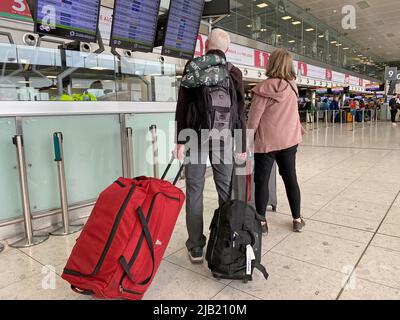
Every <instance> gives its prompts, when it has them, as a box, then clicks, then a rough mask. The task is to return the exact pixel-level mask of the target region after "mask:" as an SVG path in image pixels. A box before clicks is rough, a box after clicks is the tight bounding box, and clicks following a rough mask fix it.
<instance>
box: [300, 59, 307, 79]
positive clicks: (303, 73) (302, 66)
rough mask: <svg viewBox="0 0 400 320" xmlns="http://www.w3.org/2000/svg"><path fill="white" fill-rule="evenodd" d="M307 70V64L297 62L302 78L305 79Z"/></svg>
mask: <svg viewBox="0 0 400 320" xmlns="http://www.w3.org/2000/svg"><path fill="white" fill-rule="evenodd" d="M307 70H308V67H307V63H304V62H300V61H299V74H300V75H301V76H303V77H307V74H308V71H307Z"/></svg>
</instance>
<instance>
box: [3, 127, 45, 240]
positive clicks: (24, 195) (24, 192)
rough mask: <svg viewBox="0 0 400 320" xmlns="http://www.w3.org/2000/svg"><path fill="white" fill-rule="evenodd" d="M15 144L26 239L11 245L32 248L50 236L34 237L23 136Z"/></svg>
mask: <svg viewBox="0 0 400 320" xmlns="http://www.w3.org/2000/svg"><path fill="white" fill-rule="evenodd" d="M13 143H14V145H15V146H16V147H17V160H18V172H19V182H20V187H21V200H22V212H23V215H24V226H25V237H24V238H22V239H21V240H18V241H17V242H15V243H13V244H11V245H10V247H13V248H26V247H32V246H34V245H37V244H39V243H42V242H44V241H46V240H47V239H48V238H49V235H40V236H39V235H34V234H33V228H32V215H31V208H30V202H29V191H28V179H27V175H26V169H25V168H26V166H25V153H24V143H23V138H22V135H16V136H15V137H14V138H13Z"/></svg>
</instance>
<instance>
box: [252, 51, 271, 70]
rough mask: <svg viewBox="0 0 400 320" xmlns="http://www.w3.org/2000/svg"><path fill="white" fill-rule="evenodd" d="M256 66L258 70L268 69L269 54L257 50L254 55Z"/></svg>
mask: <svg viewBox="0 0 400 320" xmlns="http://www.w3.org/2000/svg"><path fill="white" fill-rule="evenodd" d="M254 60H255V61H254V66H255V67H257V68H267V66H268V60H269V53H268V52H265V51H259V50H255V54H254Z"/></svg>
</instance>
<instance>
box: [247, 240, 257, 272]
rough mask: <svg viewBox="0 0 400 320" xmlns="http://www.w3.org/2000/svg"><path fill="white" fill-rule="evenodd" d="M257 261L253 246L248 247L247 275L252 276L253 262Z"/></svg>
mask: <svg viewBox="0 0 400 320" xmlns="http://www.w3.org/2000/svg"><path fill="white" fill-rule="evenodd" d="M253 260H256V256H255V254H254V250H253V247H252V246H251V245H249V244H248V245H247V246H246V275H251V262H252V261H253Z"/></svg>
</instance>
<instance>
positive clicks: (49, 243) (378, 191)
mask: <svg viewBox="0 0 400 320" xmlns="http://www.w3.org/2000/svg"><path fill="white" fill-rule="evenodd" d="M399 16H400V1H398V0H379V1H378V0H363V1H359V0H336V1H324V0H252V1H250V0H230V1H229V0H228V1H222V0H218V1H215V0H214V1H204V0H193V1H186V0H158V1H157V0H152V1H146V0H135V1H131V0H115V1H114V0H93V1H88V0H70V1H55V0H37V1H36V0H2V1H1V3H0V72H1V73H0V300H42V299H43V300H99V299H101V298H104V299H108V298H110V299H111V298H117V296H112V297H110V296H108V297H107V296H106V295H105V293H104V292H105V291H104V292H103V293H102V294H104V296H103V297H100V296H99V295H97V296H96V295H94V294H92V295H85V294H79V293H77V291H80V293H85V292H82V291H85V289H89V288H75V287H74V289H75V290H71V283H69V282H68V281H67V280H66V279H67V278H68V277H65V273H66V269H67V268H66V265H67V262H68V265H71V262H70V261H69V259H70V256H71V253H72V251H73V249H74V247H76V246H77V245H78V244H79V239H80V236H81V235H82V234H83V233H84V232H86V233H88V232H87V229H89V227H92V226H93V225H94V223H95V222H96V220H95V219H94V218H93V216H92V215H93V214H94V212H95V210H94V208H95V204H96V201H97V200H98V199H99V202H100V198H99V195H100V194H101V193H102V192H103V191H104V190H106V188H108V187H109V186H113V185H114V187H115V188H117V187H116V186H115V183H114V181H115V180H117V179H118V178H119V177H124V178H126V179H133V178H134V177H144V176H147V177H154V178H157V179H159V178H161V177H162V176H163V172H164V171H165V170H166V169H167V166H168V162H169V160H170V158H171V152H172V151H173V150H174V148H175V130H176V129H175V111H176V107H177V101H178V98H179V93H180V88H181V84H182V81H183V77H184V76H185V66H186V63H187V61H188V60H192V59H193V58H197V57H201V56H203V55H205V54H206V53H207V46H208V44H209V42H208V36H209V34H210V32H211V30H213V29H214V28H219V29H222V30H224V31H226V32H227V34H228V35H229V36H230V39H231V43H230V47H229V50H228V51H227V52H226V60H227V61H228V62H231V63H232V64H234V65H235V66H236V67H238V68H239V69H240V71H241V73H242V75H243V88H244V92H245V97H244V99H245V102H244V103H245V107H246V112H247V114H248V113H249V110H251V108H252V99H253V97H254V93H253V91H252V90H253V89H254V88H255V87H256V86H258V85H259V84H260V83H262V82H263V81H266V80H267V79H268V78H267V76H266V68H268V63H269V59H270V57H271V55H272V53H273V52H274V50H275V49H277V48H285V49H287V50H288V51H289V52H290V53H291V55H292V57H293V68H294V70H295V73H296V82H297V87H298V93H299V95H298V113H299V119H300V122H301V125H302V126H303V128H304V129H305V135H304V137H303V141H302V143H301V144H300V145H299V148H298V153H297V158H296V168H297V177H298V182H299V186H300V191H301V216H302V217H303V218H304V220H305V222H306V226H305V227H304V229H303V230H302V232H293V225H292V222H293V219H292V215H291V207H290V205H289V203H288V200H287V196H286V190H285V185H284V183H283V181H282V179H281V176H280V175H279V169H277V177H276V186H274V187H272V189H271V188H270V189H271V190H270V192H271V193H276V195H277V203H276V204H273V205H272V206H268V209H267V214H266V218H267V221H268V227H269V231H268V234H266V235H265V234H264V235H262V236H261V237H262V239H261V242H262V245H261V264H262V265H264V266H265V268H266V269H267V271H268V273H269V277H268V280H266V279H264V277H263V274H262V273H260V272H259V271H258V270H254V273H253V278H252V280H251V281H241V280H232V279H224V278H222V279H220V278H219V277H214V275H213V273H212V272H211V271H210V268H209V266H208V264H207V261H206V260H204V261H203V263H196V264H194V263H192V262H191V260H190V259H189V255H188V250H187V248H186V241H187V239H188V229H187V223H186V215H187V212H186V207H185V205H183V207H182V210H181V211H180V213H179V216H178V218H177V222H176V225H175V226H174V227H173V229H171V232H172V236H171V239H170V241H169V243H165V244H161V243H160V241H159V240H158V239H157V241H155V240H154V241H155V243H154V246H156V247H157V246H158V245H159V244H160V246H163V248H164V249H165V253H164V254H161V256H160V255H159V254H158V255H157V259H160V265H159V268H158V270H157V272H156V273H155V274H154V275H153V272H152V270H151V267H149V268H148V270H147V269H146V268H142V269H146V270H140V268H138V269H139V271H140V272H141V277H142V278H140V279H139V276H138V275H136V274H133V275H131V272H132V273H134V271H133V269H131V270H130V269H129V268H132V266H133V265H134V263H133V262H132V261H135V257H137V256H138V255H140V254H141V253H140V251H141V250H142V249H140V247H139V245H138V247H136V249H138V248H139V249H138V250H136V249H135V252H133V251H132V253H131V254H130V255H132V254H133V256H132V259H131V261H128V260H127V261H125V260H124V259H122V260H124V261H122V262H121V259H120V260H119V262H117V263H120V264H121V266H122V267H120V266H118V268H120V269H121V268H122V269H121V270H122V271H121V272H123V277H122V279H121V282H120V284H119V289H120V292H119V293H120V294H121V295H122V294H124V291H125V293H127V292H129V290H127V289H124V288H123V283H124V282H123V279H124V277H125V278H127V279H126V280H125V281H127V282H128V281H130V280H132V279H133V278H134V279H135V281H136V282H139V281H142V283H141V285H142V284H143V283H146V284H147V283H148V282H149V281H146V280H149V279H146V280H143V279H145V278H146V276H149V274H150V273H151V274H152V277H153V278H151V277H150V278H151V279H152V282H151V284H150V286H149V287H148V289H147V291H146V292H144V293H143V299H145V300H386V299H389V300H399V299H400V277H399V274H400V33H399V32H398V30H400V19H399ZM296 114H297V112H296ZM283 134H284V133H283ZM179 169H180V165H179V164H178V162H177V161H176V162H174V163H173V164H172V166H171V167H170V169H169V171H168V173H167V174H166V176H165V177H163V178H164V179H165V180H168V181H170V182H172V181H173V180H174V178H175V176H176V173H177V172H178V171H179ZM178 176H180V179H179V181H178V182H177V184H176V187H177V188H178V189H180V190H181V191H182V192H183V193H182V194H185V193H186V191H187V186H186V179H185V173H181V174H180V175H178ZM123 181H127V180H123ZM137 181H140V179H138V180H137ZM205 181H206V182H205V187H204V193H203V194H204V201H203V203H204V234H205V235H206V236H207V238H209V237H210V230H209V226H210V224H211V222H212V220H213V216H214V212H215V211H216V209H217V208H218V207H219V203H218V192H217V190H216V186H215V182H214V179H213V174H212V170H211V166H210V163H208V165H207V171H206V180H205ZM118 183H119V184H121V182H118ZM118 183H117V184H118ZM133 189H134V188H133ZM107 190H109V189H107ZM253 191H254V190H253ZM127 199H128V198H127ZM110 202H112V201H110ZM99 206H100V205H99ZM123 206H125V208H126V206H127V204H126V203H124V205H123ZM164 209H165V208H164ZM121 210H122V208H121V209H120V212H121ZM168 210H170V209H168ZM171 210H172V209H171ZM122 212H123V210H122ZM149 212H150V210H149ZM91 218H92V219H91ZM118 218H119V219H122V218H121V216H119V217H117V220H116V222H114V225H113V228H112V233H113V234H114V236H115V233H117V232H118V231H117V229H118V228H117V227H116V226H118V225H117V222H118V221H119V222H120V221H121V220H118ZM138 219H139V218H138ZM140 219H141V220H140V221H141V224H140V226H143V233H141V232H142V231H141V229H140V234H141V238H140V240H137V241H138V242H139V243H140V244H142V243H143V242H144V243H147V242H149V240H148V238H149V237H150V238H151V236H152V234H150V233H151V232H149V231H148V230H149V229H148V227H147V224H149V225H150V229H151V228H152V227H151V219H150V213H149V215H148V216H147V219H148V221H147V222H146V221H145V218H143V219H142V217H141V216H140ZM88 221H91V222H90V223H87V222H88ZM138 221H139V220H138ZM97 222H98V221H97ZM169 224H171V223H167V222H165V221H163V223H161V222H160V223H158V225H157V226H155V227H154V228H157V230H161V229H162V228H163V226H166V225H169ZM82 228H84V229H82ZM154 228H153V229H154ZM153 229H151V230H153ZM135 230H136V229H135ZM154 230H156V229H154ZM129 232H131V231H129ZM154 232H155V231H154ZM132 234H133V231H132ZM140 234H139V235H140ZM139 235H138V239H139ZM86 237H87V235H84V236H83V237H82V238H84V239H87V238H86ZM82 238H81V240H82ZM99 238H100V235H99ZM117 238H118V237H117ZM112 240H113V238H112V236H110V238H108V241H107V243H106V244H105V248H106V249H107V250H109V249H110V248H114V247H115V246H116V245H114V246H112ZM117 241H119V240H118V239H117ZM233 243H234V242H233ZM148 246H149V250H153V251H152V254H153V256H152V257H150V255H148V257H147V259H148V260H149V261H150V262H149V263H153V265H154V263H155V262H154V249H153V248H152V247H153V245H151V244H150V243H148ZM164 246H165V247H164ZM233 246H234V244H233ZM133 248H135V247H133ZM146 248H147V247H146ZM106 249H105V251H103V254H104V252H106V251H107V250H106ZM205 249H206V248H205ZM74 250H75V249H74ZM93 250H95V249H93ZM146 250H147V249H146ZM156 250H158V249H157V248H156ZM76 251H77V250H76ZM146 252H147V251H146ZM142 253H143V250H142ZM156 253H157V252H156ZM246 253H247V254H248V252H246ZM84 258H85V257H80V259H81V260H80V261H83V260H84ZM121 258H124V256H121ZM151 258H152V260H153V261H151ZM107 259H108V258H107ZM140 259H143V260H142V261H144V259H145V258H140ZM101 260H103V262H104V257H102V258H101V259H100V261H99V263H98V264H97V266H96V270H95V271H94V272H93V273H92V274H90V275H86V274H85V275H84V277H83V278H85V277H86V278H88V277H89V278H90V277H93V282H96V281H97V280H96V275H97V274H98V276H99V277H100V275H101V270H100V271H99V269H100V265H101V263H100V262H101ZM252 260H255V259H251V258H250V264H251V263H252V262H251V261H252ZM107 261H108V260H107ZM117 261H118V260H117ZM247 262H249V257H248V256H247ZM143 265H145V264H144V262H143ZM78 267H79V266H78ZM78 267H77V268H78ZM244 268H245V269H246V266H245V267H244ZM86 269H88V268H86ZM118 270H119V269H118ZM153 271H154V270H153ZM68 272H70V273H71V272H72V271H71V270H69V271H68ZM82 272H83V271H82ZM86 272H88V273H89V272H91V271H86ZM77 274H78V272H75V276H76V275H77ZM247 274H248V273H247ZM79 275H82V274H81V273H79ZM115 277H117V276H115ZM68 279H70V277H69V278H68ZM113 280H115V278H113ZM82 281H83V280H82ZM104 281H106V280H104ZM132 281H133V280H132ZM133 282H134V281H133ZM81 283H83V282H81ZM125 283H126V282H125ZM73 286H77V285H76V284H73ZM93 288H94V287H90V290H92V293H93V290H95V289H93ZM81 289H82V290H81ZM90 290H89V291H90ZM132 290H134V289H132ZM119 293H116V294H119ZM130 293H132V291H131V292H130ZM133 293H134V292H133ZM121 298H127V296H126V295H125V296H121Z"/></svg>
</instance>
